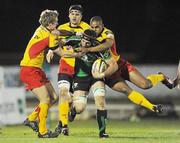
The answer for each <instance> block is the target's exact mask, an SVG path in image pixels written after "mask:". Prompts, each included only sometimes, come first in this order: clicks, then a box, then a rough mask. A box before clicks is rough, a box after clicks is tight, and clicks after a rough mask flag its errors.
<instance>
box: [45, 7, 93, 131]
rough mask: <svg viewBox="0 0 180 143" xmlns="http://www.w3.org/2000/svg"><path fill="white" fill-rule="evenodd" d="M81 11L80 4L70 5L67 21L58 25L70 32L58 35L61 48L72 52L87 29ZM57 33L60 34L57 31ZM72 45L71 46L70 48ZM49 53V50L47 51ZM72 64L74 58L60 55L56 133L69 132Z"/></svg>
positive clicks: (59, 28)
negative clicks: (61, 44)
mask: <svg viewBox="0 0 180 143" xmlns="http://www.w3.org/2000/svg"><path fill="white" fill-rule="evenodd" d="M82 12H83V8H82V6H81V5H71V6H70V8H69V22H67V23H65V24H62V25H60V26H59V27H58V30H59V31H66V32H69V33H71V35H69V34H68V35H64V36H59V38H60V39H61V40H62V41H63V45H64V46H63V50H65V51H69V52H74V49H73V48H74V45H77V43H79V42H80V40H81V34H82V33H83V32H84V30H86V29H89V28H90V26H89V25H88V24H87V23H85V22H83V21H81V20H82ZM57 35H60V32H59V34H58V33H57ZM72 47H73V48H72ZM53 52H54V53H56V54H57V51H56V50H54V51H53ZM48 53H49V52H48ZM52 54H53V53H52V52H50V53H49V54H47V57H49V59H50V58H51V57H53V56H52ZM74 66H75V58H74V57H71V58H70V57H69V58H64V57H61V59H60V61H59V71H58V88H59V96H60V97H59V104H58V110H59V123H58V126H57V127H56V129H55V132H56V133H57V134H60V133H61V132H62V133H63V134H64V135H68V134H69V129H68V112H69V96H70V88H71V86H72V79H73V76H74Z"/></svg>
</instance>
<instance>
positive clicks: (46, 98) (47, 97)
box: [40, 95, 51, 104]
mask: <svg viewBox="0 0 180 143" xmlns="http://www.w3.org/2000/svg"><path fill="white" fill-rule="evenodd" d="M50 101H51V99H50V97H49V96H48V95H46V96H44V97H43V98H41V99H40V102H42V103H48V104H50Z"/></svg>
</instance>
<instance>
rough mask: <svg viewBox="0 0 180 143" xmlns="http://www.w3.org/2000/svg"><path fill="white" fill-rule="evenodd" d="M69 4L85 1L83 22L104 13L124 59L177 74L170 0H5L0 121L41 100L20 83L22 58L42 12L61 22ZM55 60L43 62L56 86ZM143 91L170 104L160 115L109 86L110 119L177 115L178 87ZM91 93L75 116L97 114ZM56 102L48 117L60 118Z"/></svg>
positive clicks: (178, 14) (177, 42)
mask: <svg viewBox="0 0 180 143" xmlns="http://www.w3.org/2000/svg"><path fill="white" fill-rule="evenodd" d="M71 4H82V6H83V7H84V14H83V20H84V21H85V22H89V19H90V18H91V17H92V16H95V15H100V16H102V18H103V19H104V23H105V26H106V27H108V28H109V29H111V30H112V31H113V32H114V34H115V37H116V42H117V48H118V52H119V54H121V55H122V57H124V58H126V59H128V60H129V61H130V62H131V63H132V64H133V65H135V66H136V67H137V68H138V69H139V70H140V71H141V72H142V73H143V74H144V75H145V76H146V75H148V74H152V73H157V72H159V71H161V72H164V73H165V74H167V75H168V76H169V77H171V78H174V77H175V76H176V70H177V66H178V63H179V58H180V48H179V47H180V28H179V27H180V26H179V25H180V10H179V8H180V6H179V4H177V3H175V2H174V1H170V0H152V1H151V0H134V1H130V0H120V1H117V0H114V1H107V2H105V1H102V0H99V1H71V0H68V1H67V0H64V1H59V0H54V1H50V0H44V1H41V0H38V1H15V0H14V1H13V0H6V1H2V4H1V5H0V11H1V15H0V19H1V22H0V26H1V40H0V45H1V48H0V51H1V52H0V124H1V125H9V124H20V123H22V121H23V120H24V119H25V117H26V114H28V113H29V112H31V111H32V110H33V107H35V105H36V104H37V99H36V98H35V97H34V96H33V95H32V94H31V93H30V92H27V91H25V90H24V85H22V83H21V82H20V81H19V76H18V74H19V73H18V72H19V62H20V60H21V58H22V56H23V52H24V50H25V47H26V44H27V42H28V40H29V39H30V37H31V36H32V34H33V33H34V30H35V28H36V27H37V26H38V25H39V23H38V19H39V15H40V13H41V11H42V10H44V9H56V10H58V11H59V13H60V16H59V19H60V20H59V24H62V23H65V22H67V21H68V17H67V15H68V8H69V6H70V5H71ZM57 64H58V58H56V59H55V60H54V61H53V63H52V64H51V65H48V64H46V63H45V70H46V73H47V74H48V76H49V78H50V80H51V81H52V83H53V85H54V87H55V89H56V90H57V84H56V81H57V66H58V65H57ZM131 86H132V87H133V88H135V89H136V90H138V91H140V92H142V93H143V94H144V95H145V96H146V97H147V98H148V99H149V100H150V101H151V102H153V103H161V104H164V105H166V107H167V108H166V109H167V110H166V112H165V113H163V114H162V115H159V116H157V115H156V114H153V113H151V112H149V111H148V110H145V109H143V108H140V107H138V106H136V105H134V104H133V103H131V102H130V101H129V100H128V99H127V97H126V96H125V95H123V94H121V93H118V92H115V91H112V90H111V89H109V88H108V87H107V107H108V108H107V109H108V114H109V115H108V118H109V119H116V120H131V121H138V120H140V119H144V118H152V117H153V118H162V119H163V118H166V119H179V116H180V90H179V89H178V88H175V89H172V90H169V89H167V88H166V87H165V86H164V85H162V84H159V85H158V86H157V87H154V88H152V89H150V90H146V91H143V90H141V89H139V88H137V87H135V86H133V85H131ZM95 112H96V110H95V106H94V101H93V97H92V96H91V94H90V95H89V100H88V106H87V109H86V111H85V112H84V113H82V114H81V115H80V116H78V118H77V119H89V118H94V117H95ZM57 114H58V112H57V108H56V106H54V107H53V108H52V109H51V112H50V116H49V120H50V121H52V120H57V118H58V115H57Z"/></svg>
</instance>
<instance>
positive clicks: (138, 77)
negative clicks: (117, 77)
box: [129, 69, 149, 88]
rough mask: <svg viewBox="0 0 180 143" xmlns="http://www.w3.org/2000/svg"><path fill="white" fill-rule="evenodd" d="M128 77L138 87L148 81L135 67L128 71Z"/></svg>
mask: <svg viewBox="0 0 180 143" xmlns="http://www.w3.org/2000/svg"><path fill="white" fill-rule="evenodd" d="M129 79H130V81H131V82H132V83H134V84H135V85H136V86H138V87H140V88H143V87H146V85H147V84H148V82H149V81H148V80H147V79H146V78H145V77H144V76H143V75H142V74H141V73H140V72H139V71H138V70H137V69H136V70H134V71H131V72H130V73H129Z"/></svg>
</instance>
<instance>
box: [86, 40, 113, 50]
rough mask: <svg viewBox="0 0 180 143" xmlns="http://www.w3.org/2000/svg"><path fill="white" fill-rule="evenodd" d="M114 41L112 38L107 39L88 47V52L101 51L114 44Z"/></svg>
mask: <svg viewBox="0 0 180 143" xmlns="http://www.w3.org/2000/svg"><path fill="white" fill-rule="evenodd" d="M113 43H114V41H113V40H112V39H106V41H105V42H104V43H102V44H100V45H97V46H95V47H90V48H88V52H100V51H104V50H107V49H109V48H110V47H111V46H112V45H113Z"/></svg>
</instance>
